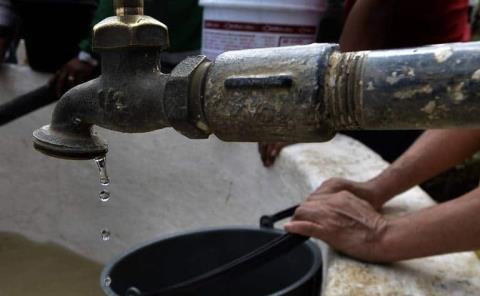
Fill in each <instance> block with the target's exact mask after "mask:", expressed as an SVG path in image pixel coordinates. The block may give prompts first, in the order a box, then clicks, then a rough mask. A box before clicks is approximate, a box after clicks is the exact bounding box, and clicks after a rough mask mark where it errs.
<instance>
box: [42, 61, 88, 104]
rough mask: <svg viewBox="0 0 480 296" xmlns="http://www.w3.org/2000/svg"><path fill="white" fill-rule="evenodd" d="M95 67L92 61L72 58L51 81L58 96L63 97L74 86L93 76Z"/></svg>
mask: <svg viewBox="0 0 480 296" xmlns="http://www.w3.org/2000/svg"><path fill="white" fill-rule="evenodd" d="M94 71H95V67H94V66H93V65H91V64H90V63H87V62H84V61H81V60H79V59H78V58H74V59H71V60H70V61H69V62H68V63H66V64H65V65H63V66H62V68H60V70H58V71H57V73H56V74H55V76H54V77H53V78H52V80H51V81H50V85H52V87H53V88H54V90H55V92H56V94H57V96H58V97H61V96H62V95H63V94H64V93H66V92H67V91H68V90H69V89H71V88H72V87H74V86H76V85H78V84H80V83H83V82H86V81H88V80H90V79H92V78H93V75H94Z"/></svg>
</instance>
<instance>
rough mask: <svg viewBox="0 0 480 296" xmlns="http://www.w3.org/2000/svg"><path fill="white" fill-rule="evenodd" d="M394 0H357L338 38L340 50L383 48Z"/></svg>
mask: <svg viewBox="0 0 480 296" xmlns="http://www.w3.org/2000/svg"><path fill="white" fill-rule="evenodd" d="M395 2H396V1H395V0H357V2H356V3H355V5H354V6H353V8H352V10H351V11H350V13H349V15H348V17H347V19H346V22H345V26H344V30H343V32H342V36H341V38H340V48H341V49H342V51H359V50H367V49H380V48H384V46H385V44H386V39H387V37H388V30H389V25H390V21H391V20H392V15H393V12H394V4H395Z"/></svg>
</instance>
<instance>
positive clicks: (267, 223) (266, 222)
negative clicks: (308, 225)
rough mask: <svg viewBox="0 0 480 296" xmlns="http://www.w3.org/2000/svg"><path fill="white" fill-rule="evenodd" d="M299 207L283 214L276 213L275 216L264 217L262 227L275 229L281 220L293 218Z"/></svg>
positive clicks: (261, 220) (294, 207)
mask: <svg viewBox="0 0 480 296" xmlns="http://www.w3.org/2000/svg"><path fill="white" fill-rule="evenodd" d="M298 207H299V205H296V206H293V207H291V208H288V209H286V210H283V211H281V212H278V213H275V214H273V215H264V216H262V217H261V218H260V227H261V228H268V229H273V226H274V225H275V223H277V222H278V221H280V220H283V219H286V218H289V217H292V216H293V214H295V211H296V210H297V209H298Z"/></svg>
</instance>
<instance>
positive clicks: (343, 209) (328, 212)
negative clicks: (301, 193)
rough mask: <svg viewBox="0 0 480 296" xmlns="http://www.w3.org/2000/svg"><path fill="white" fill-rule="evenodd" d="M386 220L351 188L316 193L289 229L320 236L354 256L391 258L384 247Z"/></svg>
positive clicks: (302, 206)
mask: <svg viewBox="0 0 480 296" xmlns="http://www.w3.org/2000/svg"><path fill="white" fill-rule="evenodd" d="M387 226H388V223H387V220H386V219H385V218H384V217H383V216H382V215H381V214H379V213H378V212H376V211H375V209H374V208H373V207H372V206H371V205H370V204H369V203H367V202H366V201H364V200H362V199H360V198H358V197H356V196H355V195H353V194H352V193H350V192H348V191H341V192H337V193H333V194H324V195H322V196H319V195H317V196H316V198H313V199H309V200H307V201H306V202H305V203H303V204H302V205H301V206H300V207H299V208H298V209H297V211H296V212H295V215H294V217H293V219H292V220H291V221H290V222H288V223H287V224H285V229H286V231H288V232H290V233H296V234H300V235H304V236H311V237H315V238H318V239H320V240H322V241H324V242H326V243H327V244H329V245H330V246H332V247H333V248H335V249H336V250H338V251H340V252H342V253H344V254H346V255H349V256H351V257H353V258H356V259H360V260H364V261H369V262H386V261H388V259H387V257H386V254H385V252H384V251H383V250H382V247H383V245H382V242H383V240H382V239H383V237H384V234H385V232H386V229H387Z"/></svg>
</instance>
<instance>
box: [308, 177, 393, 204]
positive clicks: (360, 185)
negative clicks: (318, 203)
mask: <svg viewBox="0 0 480 296" xmlns="http://www.w3.org/2000/svg"><path fill="white" fill-rule="evenodd" d="M342 191H348V192H350V193H352V194H354V195H355V196H356V197H358V198H360V199H363V200H365V201H367V202H368V203H369V204H370V205H371V206H373V207H374V208H375V209H376V210H378V209H380V208H381V207H382V206H383V204H384V203H385V201H387V200H388V198H389V196H388V194H387V193H385V192H383V191H382V190H380V186H378V184H375V182H374V181H368V182H354V181H350V180H347V179H343V178H332V179H329V180H327V181H325V182H323V183H322V185H320V187H318V188H317V189H316V190H315V191H314V192H313V193H312V194H311V195H310V196H309V197H308V198H307V200H308V201H314V200H317V199H321V198H323V197H325V195H327V194H334V193H339V192H342Z"/></svg>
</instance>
